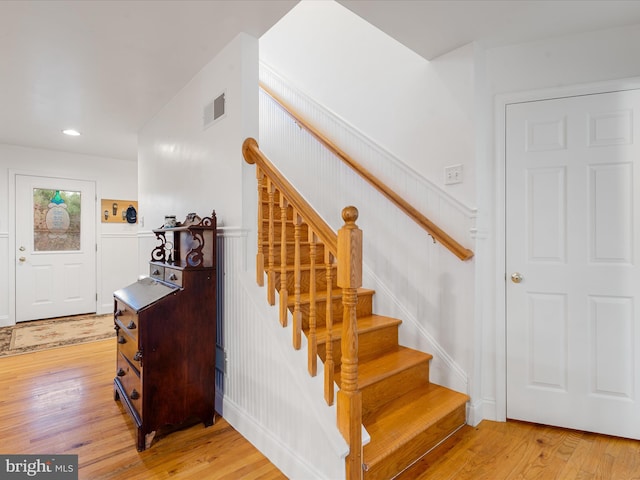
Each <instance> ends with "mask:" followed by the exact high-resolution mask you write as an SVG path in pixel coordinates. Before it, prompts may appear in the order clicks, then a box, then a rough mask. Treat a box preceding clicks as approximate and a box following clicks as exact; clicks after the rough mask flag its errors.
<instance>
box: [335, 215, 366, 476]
mask: <svg viewBox="0 0 640 480" xmlns="http://www.w3.org/2000/svg"><path fill="white" fill-rule="evenodd" d="M342 219H343V220H344V221H345V224H344V226H343V227H342V228H341V229H340V230H339V231H338V286H339V287H340V288H342V305H343V307H344V308H343V316H342V368H341V373H340V375H341V384H340V390H339V391H338V404H337V410H338V428H339V429H340V432H341V433H342V436H343V437H344V438H345V440H346V441H347V444H348V445H349V455H347V459H346V465H345V468H346V478H347V480H355V479H360V478H362V393H361V392H360V390H359V389H358V319H357V318H356V305H357V303H358V288H359V287H361V286H362V230H360V229H359V228H358V227H357V225H356V220H357V219H358V210H357V209H356V208H355V207H346V208H345V209H344V210H342Z"/></svg>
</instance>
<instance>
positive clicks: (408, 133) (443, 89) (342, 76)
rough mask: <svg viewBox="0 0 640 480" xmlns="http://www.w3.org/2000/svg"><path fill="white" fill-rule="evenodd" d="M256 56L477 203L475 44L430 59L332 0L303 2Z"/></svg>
mask: <svg viewBox="0 0 640 480" xmlns="http://www.w3.org/2000/svg"><path fill="white" fill-rule="evenodd" d="M260 60H261V61H263V62H264V63H266V64H267V65H269V66H271V67H273V68H274V70H275V71H277V72H278V73H279V74H280V75H281V76H282V77H283V78H285V79H287V80H289V81H291V82H292V83H293V85H295V86H296V87H297V88H298V89H300V90H301V91H303V92H305V93H307V94H308V95H310V96H311V97H313V99H314V100H315V101H317V102H318V103H320V104H321V105H323V106H324V107H326V108H327V109H328V110H330V111H332V112H333V113H334V114H336V115H337V116H338V117H340V118H342V119H344V120H346V121H347V122H348V123H349V124H351V125H352V126H353V127H355V128H356V129H357V130H358V131H360V132H362V133H363V134H364V135H366V136H367V137H369V138H373V139H375V141H376V143H377V144H378V145H380V146H381V147H383V148H384V149H386V150H388V151H389V152H391V153H392V154H393V155H394V156H396V157H397V158H399V159H401V160H402V161H403V162H404V163H406V165H408V166H409V167H410V168H412V169H414V170H415V171H416V172H417V173H418V174H419V175H421V176H424V177H426V178H428V179H429V180H430V181H432V182H434V183H435V184H437V185H441V186H442V185H443V180H444V167H445V166H448V165H457V164H462V165H463V167H464V178H465V180H464V182H463V183H462V184H458V185H452V186H448V187H446V189H447V191H448V192H450V193H451V194H453V195H454V196H455V197H456V198H458V199H459V200H461V201H462V202H464V203H466V204H467V205H470V206H473V205H475V181H474V178H475V173H474V170H475V161H474V150H475V132H474V114H475V110H474V109H475V104H474V101H475V100H474V69H475V51H474V48H473V46H472V45H469V46H465V47H462V48H460V49H458V50H456V51H454V52H451V53H449V54H447V55H444V56H442V57H440V58H438V59H436V60H434V61H432V62H428V61H427V60H425V59H423V58H422V57H420V56H418V55H417V54H415V53H413V52H412V51H411V50H409V49H407V48H406V47H404V46H403V45H401V44H400V43H398V42H396V41H395V40H393V39H392V38H391V37H389V36H387V35H386V34H384V33H382V32H381V31H380V30H378V29H377V28H375V27H373V26H372V25H370V24H368V23H367V22H365V21H364V20H362V19H361V18H360V17H358V16H357V15H355V14H354V13H352V12H351V11H349V10H347V9H346V8H344V7H343V6H341V5H340V4H338V3H336V2H326V1H303V2H301V3H299V4H298V5H296V7H295V8H293V9H292V10H291V11H290V12H289V13H288V14H287V15H286V16H285V17H284V18H283V19H281V20H280V22H278V23H277V24H276V25H275V26H274V27H272V28H271V30H269V31H268V32H267V33H265V34H264V35H263V36H262V37H261V38H260Z"/></svg>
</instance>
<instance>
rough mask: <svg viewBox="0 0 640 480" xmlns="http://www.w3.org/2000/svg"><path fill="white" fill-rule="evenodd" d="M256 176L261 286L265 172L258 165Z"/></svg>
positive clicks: (260, 281) (258, 279) (259, 279)
mask: <svg viewBox="0 0 640 480" xmlns="http://www.w3.org/2000/svg"><path fill="white" fill-rule="evenodd" d="M256 178H257V180H258V253H257V255H256V282H258V285H260V286H261V287H262V286H263V285H264V253H263V251H262V242H263V241H264V218H263V215H264V214H263V211H262V195H263V194H264V172H263V171H262V169H261V168H260V167H257V166H256Z"/></svg>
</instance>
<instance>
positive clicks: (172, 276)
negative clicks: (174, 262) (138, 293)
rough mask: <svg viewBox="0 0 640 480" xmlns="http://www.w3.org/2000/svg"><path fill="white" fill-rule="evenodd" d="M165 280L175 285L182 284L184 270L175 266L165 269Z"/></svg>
mask: <svg viewBox="0 0 640 480" xmlns="http://www.w3.org/2000/svg"><path fill="white" fill-rule="evenodd" d="M164 281H165V282H170V283H173V284H174V285H179V286H180V287H181V286H182V270H176V269H174V268H165V269H164Z"/></svg>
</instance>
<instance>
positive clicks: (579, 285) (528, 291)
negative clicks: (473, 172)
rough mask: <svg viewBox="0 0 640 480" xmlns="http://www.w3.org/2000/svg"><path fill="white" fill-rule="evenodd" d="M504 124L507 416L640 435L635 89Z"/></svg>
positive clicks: (537, 110) (639, 136)
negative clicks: (505, 130)
mask: <svg viewBox="0 0 640 480" xmlns="http://www.w3.org/2000/svg"><path fill="white" fill-rule="evenodd" d="M506 128H507V132H506V219H505V222H506V232H507V233H506V235H507V237H506V268H507V272H506V273H507V285H506V289H507V291H506V299H507V306H506V310H507V417H508V418H512V419H520V420H526V421H531V422H537V423H543V424H549V425H557V426H562V427H569V428H575V429H580V430H587V431H593V432H600V433H606V434H611V435H617V436H624V437H630V438H640V400H639V399H638V395H640V268H639V266H638V261H639V255H640V248H639V243H640V143H639V142H640V91H639V90H632V91H625V92H612V93H603V94H597V95H585V96H579V97H569V98H562V99H554V100H544V101H536V102H529V103H520V104H513V105H509V106H508V107H507V113H506Z"/></svg>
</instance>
